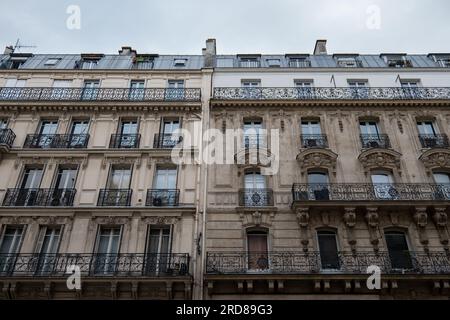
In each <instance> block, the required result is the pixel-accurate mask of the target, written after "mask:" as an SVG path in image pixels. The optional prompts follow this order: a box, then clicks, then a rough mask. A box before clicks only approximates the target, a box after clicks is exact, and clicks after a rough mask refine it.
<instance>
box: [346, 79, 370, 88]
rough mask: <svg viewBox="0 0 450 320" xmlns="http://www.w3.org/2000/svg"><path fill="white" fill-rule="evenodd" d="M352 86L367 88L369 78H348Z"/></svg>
mask: <svg viewBox="0 0 450 320" xmlns="http://www.w3.org/2000/svg"><path fill="white" fill-rule="evenodd" d="M348 85H349V87H350V88H367V87H368V86H369V83H368V81H367V80H348Z"/></svg>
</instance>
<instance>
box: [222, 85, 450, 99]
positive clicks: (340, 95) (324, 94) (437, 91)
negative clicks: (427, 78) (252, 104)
mask: <svg viewBox="0 0 450 320" xmlns="http://www.w3.org/2000/svg"><path fill="white" fill-rule="evenodd" d="M213 97H214V99H216V100H448V99H450V87H442V88H401V87H386V88H369V87H368V88H349V87H346V88H297V87H289V88H281V87H280V88H261V87H260V88H254V87H253V88H247V87H237V88H231V87H227V88H214V95H213Z"/></svg>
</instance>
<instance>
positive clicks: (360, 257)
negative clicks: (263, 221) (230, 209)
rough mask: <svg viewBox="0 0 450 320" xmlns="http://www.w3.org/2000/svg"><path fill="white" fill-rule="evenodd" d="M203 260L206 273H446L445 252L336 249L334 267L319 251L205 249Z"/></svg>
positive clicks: (449, 263) (449, 268)
mask: <svg viewBox="0 0 450 320" xmlns="http://www.w3.org/2000/svg"><path fill="white" fill-rule="evenodd" d="M206 259H207V261H206V272H207V273H208V274H245V273H251V274H255V273H260V274H318V273H321V274H327V273H329V274H337V273H340V274H367V267H369V266H371V265H376V266H378V267H380V269H381V273H382V274H450V254H449V253H446V252H430V253H418V252H399V253H392V252H391V253H389V252H379V253H374V252H373V251H372V252H357V253H353V252H338V253H337V259H338V261H339V264H338V265H339V267H338V269H326V268H323V267H322V265H321V264H322V263H321V258H320V252H292V251H291V252H290V251H286V252H251V253H248V252H208V253H207V257H206ZM400 261H402V263H399V262H400ZM405 262H407V263H405Z"/></svg>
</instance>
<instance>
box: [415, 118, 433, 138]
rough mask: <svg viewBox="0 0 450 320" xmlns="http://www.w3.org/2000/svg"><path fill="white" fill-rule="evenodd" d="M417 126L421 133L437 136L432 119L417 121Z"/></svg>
mask: <svg viewBox="0 0 450 320" xmlns="http://www.w3.org/2000/svg"><path fill="white" fill-rule="evenodd" d="M417 128H418V130H419V134H421V135H430V136H435V135H436V133H437V132H436V130H435V128H434V125H433V122H432V121H419V122H417Z"/></svg>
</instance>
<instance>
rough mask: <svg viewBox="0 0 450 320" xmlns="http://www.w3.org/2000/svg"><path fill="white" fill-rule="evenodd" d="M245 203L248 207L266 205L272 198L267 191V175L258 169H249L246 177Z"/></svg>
mask: <svg viewBox="0 0 450 320" xmlns="http://www.w3.org/2000/svg"><path fill="white" fill-rule="evenodd" d="M244 186H245V190H244V193H243V196H244V205H245V206H246V207H264V206H267V205H269V203H270V201H271V199H270V198H269V197H270V195H269V193H268V192H267V184H266V177H265V176H263V175H262V174H261V173H260V172H258V171H248V172H246V173H245V177H244Z"/></svg>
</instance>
